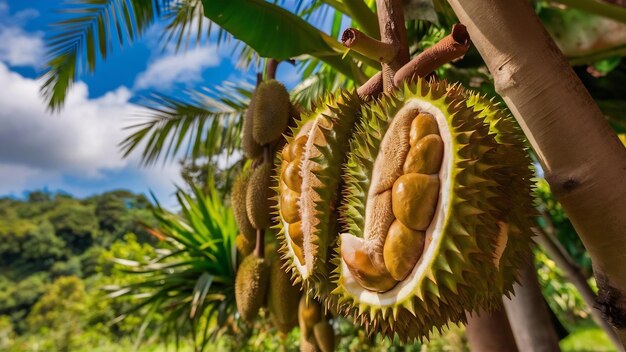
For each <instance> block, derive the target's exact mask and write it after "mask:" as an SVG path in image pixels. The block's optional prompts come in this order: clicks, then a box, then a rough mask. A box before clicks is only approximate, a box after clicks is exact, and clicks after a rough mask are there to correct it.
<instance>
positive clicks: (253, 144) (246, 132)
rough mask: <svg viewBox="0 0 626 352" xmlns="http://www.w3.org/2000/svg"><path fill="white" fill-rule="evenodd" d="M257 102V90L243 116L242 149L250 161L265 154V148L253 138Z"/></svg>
mask: <svg viewBox="0 0 626 352" xmlns="http://www.w3.org/2000/svg"><path fill="white" fill-rule="evenodd" d="M255 102H256V89H255V91H254V92H253V93H252V97H251V98H250V104H248V109H247V110H246V112H245V113H244V115H243V137H242V139H241V147H242V148H243V154H244V155H245V156H246V158H248V159H256V158H257V157H259V156H260V155H261V153H262V152H263V146H262V145H260V144H259V143H258V142H257V141H256V140H255V139H254V137H253V136H252V130H253V128H254V111H255V109H254V108H255Z"/></svg>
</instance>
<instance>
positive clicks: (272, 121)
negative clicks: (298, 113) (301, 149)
mask: <svg viewBox="0 0 626 352" xmlns="http://www.w3.org/2000/svg"><path fill="white" fill-rule="evenodd" d="M290 110H291V102H290V101H289V92H287V90H286V89H285V86H284V85H282V84H281V83H280V82H278V81H276V80H273V79H270V80H266V81H263V82H261V84H259V86H258V87H257V89H256V92H255V102H254V118H253V126H252V127H253V128H252V136H253V137H254V140H256V141H257V143H259V144H260V145H265V144H269V143H272V142H274V141H275V140H277V139H279V138H280V137H281V136H282V134H283V132H284V131H285V129H286V128H287V125H288V123H289V114H290Z"/></svg>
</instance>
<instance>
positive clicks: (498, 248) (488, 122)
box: [327, 80, 534, 341]
mask: <svg viewBox="0 0 626 352" xmlns="http://www.w3.org/2000/svg"><path fill="white" fill-rule="evenodd" d="M531 178H532V170H531V162H530V159H529V157H528V155H527V153H526V150H525V146H524V143H523V134H522V133H521V131H520V130H519V128H518V127H517V126H516V125H515V123H514V121H513V120H512V118H511V117H510V116H509V115H507V114H506V113H504V112H503V111H502V110H501V109H499V108H498V107H496V106H495V104H493V102H491V101H488V100H487V99H485V98H484V97H480V96H478V95H475V94H473V93H470V92H468V91H466V90H464V89H462V88H460V87H458V86H450V85H447V84H446V83H443V82H437V81H430V82H427V81H425V80H419V81H418V82H416V83H413V84H411V85H405V86H403V87H401V88H400V89H398V90H397V91H396V92H394V93H392V94H390V95H388V96H385V97H384V98H382V99H381V100H380V101H377V102H375V103H373V104H372V105H370V106H366V107H364V108H363V120H362V122H361V123H360V124H359V125H358V127H357V129H356V132H355V135H354V137H353V139H352V140H351V141H350V152H349V158H348V161H347V162H346V164H345V169H344V173H343V180H344V182H345V186H344V187H345V189H344V197H343V198H342V200H341V204H340V206H339V213H340V222H341V223H342V224H343V225H344V226H343V228H344V229H345V233H342V234H341V235H340V237H339V241H338V244H337V245H336V246H335V255H334V257H333V267H334V270H333V275H332V277H331V278H332V281H333V282H334V285H335V288H334V290H333V291H332V293H331V296H332V298H331V299H329V300H327V302H336V310H337V311H338V312H339V313H341V314H343V315H346V316H348V317H352V318H353V319H354V321H355V323H358V324H360V325H363V326H365V328H366V330H367V331H368V332H369V333H374V332H380V333H382V334H383V335H386V336H388V337H391V338H393V337H394V336H398V337H399V338H400V339H401V340H402V341H412V340H415V339H423V338H427V337H428V335H429V334H430V332H431V331H432V330H433V329H441V328H442V327H443V326H445V325H446V324H448V323H450V322H453V323H454V322H464V321H466V316H465V312H466V311H475V310H478V309H481V308H485V309H492V308H493V307H494V305H495V304H496V303H495V302H497V301H498V299H499V297H501V296H502V295H503V294H509V293H510V292H511V290H512V285H513V283H514V282H515V281H516V280H517V273H516V270H515V268H516V267H518V264H519V263H518V261H519V260H520V259H519V258H523V257H524V254H525V253H526V252H528V251H529V250H530V246H529V243H530V241H529V240H530V236H531V235H530V234H531V231H530V224H531V223H532V222H531V217H532V216H533V214H534V211H533V200H532V197H531V193H532V192H531V188H532V186H531V184H532V183H531Z"/></svg>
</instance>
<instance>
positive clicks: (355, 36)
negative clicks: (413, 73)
mask: <svg viewBox="0 0 626 352" xmlns="http://www.w3.org/2000/svg"><path fill="white" fill-rule="evenodd" d="M341 44H343V45H344V46H345V47H346V48H349V49H351V50H354V51H356V52H357V53H359V54H361V55H363V56H365V57H368V58H370V59H372V60H376V61H378V62H384V63H390V62H391V61H392V60H393V59H394V57H395V56H396V53H397V52H398V47H397V46H395V45H391V44H387V43H383V42H381V41H379V40H376V39H374V38H371V37H369V36H368V35H367V34H365V33H363V32H361V31H359V30H358V29H354V28H348V29H346V30H345V31H343V34H342V35H341Z"/></svg>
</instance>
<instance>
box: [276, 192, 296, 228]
mask: <svg viewBox="0 0 626 352" xmlns="http://www.w3.org/2000/svg"><path fill="white" fill-rule="evenodd" d="M299 198H300V194H299V193H297V192H295V191H292V190H290V189H286V190H284V191H283V192H282V194H281V195H280V214H281V215H282V217H283V220H285V221H286V222H287V223H289V224H293V223H295V222H298V221H300V213H299V212H298V200H299Z"/></svg>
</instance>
